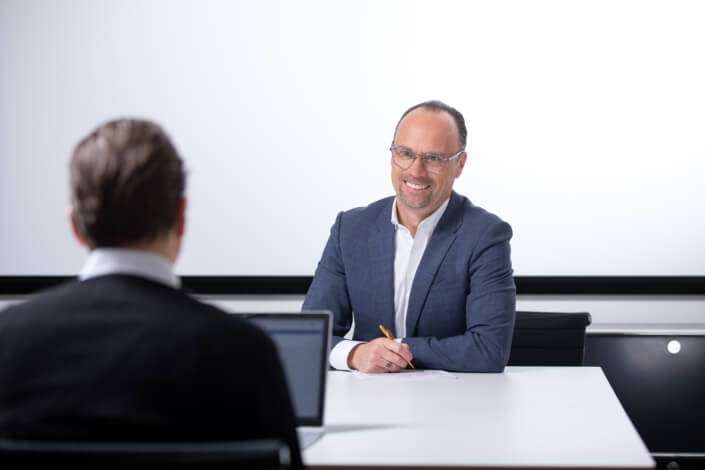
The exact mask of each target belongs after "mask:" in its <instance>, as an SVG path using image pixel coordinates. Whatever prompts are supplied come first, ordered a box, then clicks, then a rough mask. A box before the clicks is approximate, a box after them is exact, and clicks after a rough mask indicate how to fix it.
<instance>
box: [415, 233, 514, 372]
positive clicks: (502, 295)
mask: <svg viewBox="0 0 705 470" xmlns="http://www.w3.org/2000/svg"><path fill="white" fill-rule="evenodd" d="M511 237H512V229H511V227H510V225H509V224H508V223H506V222H502V221H498V222H497V223H494V224H492V225H490V226H489V227H488V228H487V230H485V232H484V233H483V235H482V236H481V237H480V238H479V242H478V244H477V245H476V247H475V249H474V250H472V253H470V255H469V256H470V260H469V263H468V266H469V269H468V277H469V284H470V286H469V293H468V294H467V297H466V298H465V306H464V309H461V311H462V310H464V313H465V325H466V330H465V332H464V333H463V334H460V335H457V336H449V337H445V338H439V337H434V336H428V337H408V338H405V339H404V342H405V343H407V344H408V345H409V347H410V349H411V352H412V354H413V355H414V363H415V365H417V364H418V366H419V367H422V368H429V369H446V370H456V371H466V372H501V371H502V370H504V366H505V365H506V364H507V361H508V360H509V353H510V348H511V342H512V334H513V332H514V320H515V316H516V313H515V312H516V288H515V285H514V278H513V270H512V264H511V257H510V246H509V240H510V239H511ZM432 288H433V287H432Z"/></svg>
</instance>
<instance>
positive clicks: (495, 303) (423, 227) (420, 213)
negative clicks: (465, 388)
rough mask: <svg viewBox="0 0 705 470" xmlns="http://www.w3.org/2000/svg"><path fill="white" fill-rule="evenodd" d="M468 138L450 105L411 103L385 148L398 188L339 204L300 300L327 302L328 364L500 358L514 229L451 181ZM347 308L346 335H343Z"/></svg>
mask: <svg viewBox="0 0 705 470" xmlns="http://www.w3.org/2000/svg"><path fill="white" fill-rule="evenodd" d="M466 142H467V129H466V126H465V121H464V119H463V116H462V114H461V113H460V112H458V111H457V110H456V109H455V108H452V107H450V106H448V105H446V104H445V103H442V102H439V101H428V102H424V103H421V104H418V105H416V106H412V107H411V108H409V109H408V110H407V111H406V112H405V113H404V114H403V115H402V117H401V119H400V121H399V123H398V124H397V128H396V130H395V133H394V140H393V143H392V147H391V149H390V151H391V154H392V159H391V168H392V184H393V186H394V190H395V192H396V197H389V198H386V199H382V200H380V201H377V202H374V203H372V204H370V205H369V206H367V207H362V208H356V209H352V210H349V211H346V212H341V213H340V214H338V217H337V218H336V221H335V224H334V225H333V228H332V229H331V234H330V238H329V239H328V243H327V244H326V247H325V249H324V251H323V256H322V257H321V260H320V262H319V264H318V268H317V269H316V273H315V276H314V278H313V283H312V284H311V287H310V289H309V291H308V293H307V295H306V300H305V301H304V305H303V308H304V309H305V310H308V309H329V310H331V311H332V312H333V314H334V317H335V319H334V325H333V335H334V337H333V341H332V346H333V347H332V349H331V355H330V364H331V365H332V366H333V367H335V368H337V369H342V370H349V369H355V370H360V371H364V372H396V371H398V370H400V369H402V368H404V367H407V365H409V364H412V363H413V365H414V366H415V367H417V368H429V369H445V370H456V371H475V372H501V371H502V370H503V369H504V366H505V365H506V363H507V360H508V359H509V350H510V346H511V340H512V332H513V328H514V318H515V303H516V291H515V286H514V280H513V276H512V274H513V271H512V265H511V259H510V246H509V241H510V239H511V236H512V229H511V227H510V226H509V224H507V223H506V222H504V221H502V220H501V219H499V218H498V217H497V216H495V215H493V214H491V213H489V212H487V211H485V210H484V209H481V208H479V207H477V206H474V205H473V204H472V203H471V202H470V201H469V200H468V199H467V198H466V197H464V196H461V195H459V194H457V193H456V192H454V191H453V182H454V181H455V179H456V178H458V177H459V176H460V175H461V173H462V171H463V168H464V166H465V161H466V158H467V154H466V152H465V145H466ZM353 319H354V333H353V339H352V340H347V339H344V338H343V335H345V334H346V333H347V332H348V331H349V330H350V328H351V327H352V326H353ZM380 325H383V326H384V327H386V328H387V329H388V330H389V331H390V332H391V334H392V335H394V336H396V337H397V338H396V340H393V339H389V338H385V337H383V336H382V333H381V332H380Z"/></svg>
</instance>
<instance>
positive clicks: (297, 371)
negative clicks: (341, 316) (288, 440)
mask: <svg viewBox="0 0 705 470" xmlns="http://www.w3.org/2000/svg"><path fill="white" fill-rule="evenodd" d="M236 315H238V316H240V317H243V318H245V319H246V320H248V321H250V322H252V323H254V324H256V325H257V326H259V327H260V328H262V329H263V330H264V331H265V332H267V334H268V335H269V336H270V337H271V338H272V340H273V341H274V344H275V345H276V347H277V350H278V352H279V358H280V359H281V361H282V365H283V367H284V374H285V375H286V380H287V384H288V386H289V392H290V394H291V399H292V401H293V405H294V412H295V413H296V418H297V424H298V425H299V426H323V404H324V398H325V385H326V373H327V371H328V349H329V343H330V328H331V326H330V313H329V312H325V311H322V312H303V313H284V314H278V313H256V314H239V313H238V314H236Z"/></svg>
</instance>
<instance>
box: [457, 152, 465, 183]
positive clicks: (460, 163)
mask: <svg viewBox="0 0 705 470" xmlns="http://www.w3.org/2000/svg"><path fill="white" fill-rule="evenodd" d="M467 158H468V153H467V152H463V154H462V155H460V158H459V159H458V168H456V169H455V177H456V178H458V177H459V176H460V175H461V174H462V173H463V168H465V160H467Z"/></svg>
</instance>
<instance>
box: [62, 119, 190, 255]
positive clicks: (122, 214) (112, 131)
mask: <svg viewBox="0 0 705 470" xmlns="http://www.w3.org/2000/svg"><path fill="white" fill-rule="evenodd" d="M70 171H71V203H72V205H73V218H74V221H75V223H76V226H77V228H78V230H79V232H81V235H82V236H83V237H84V239H85V240H86V242H87V243H88V244H89V245H90V246H91V247H98V246H125V245H128V244H130V243H135V242H143V241H152V240H155V239H157V238H158V237H160V236H162V235H165V234H166V233H168V232H169V230H171V229H172V228H173V227H174V226H175V224H176V218H177V214H178V208H179V204H180V201H181V198H182V196H183V194H184V189H185V187H186V174H185V172H184V168H183V162H182V160H181V158H180V157H179V154H178V153H177V151H176V148H174V146H173V145H172V143H171V141H170V140H169V137H168V136H167V135H166V133H165V132H164V131H163V130H162V128H161V127H160V126H159V125H157V124H155V123H153V122H151V121H146V120H139V119H118V120H115V121H110V122H107V123H105V124H103V125H102V126H100V127H98V128H97V129H95V130H94V131H93V132H91V133H90V134H89V135H88V136H87V137H85V138H84V139H83V140H82V141H81V142H80V143H79V144H78V145H77V146H76V149H75V150H74V152H73V157H72V158H71V164H70Z"/></svg>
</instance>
